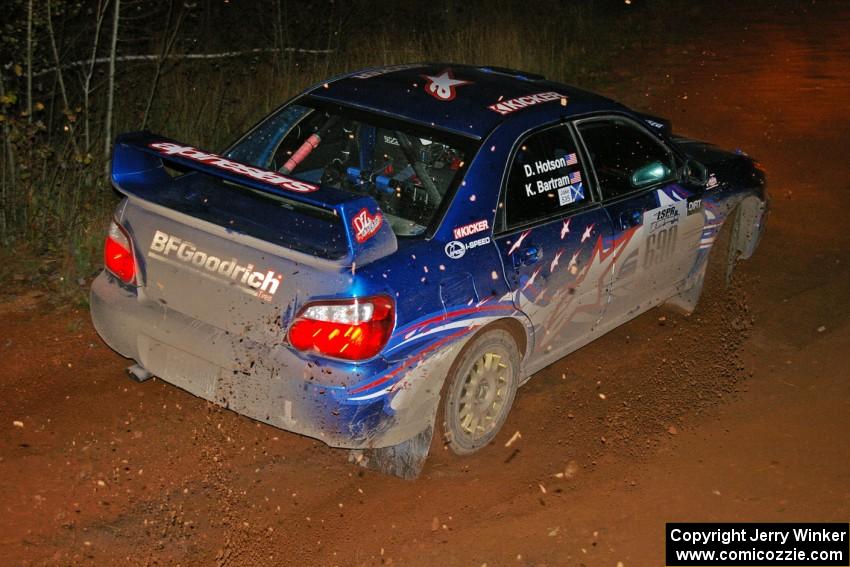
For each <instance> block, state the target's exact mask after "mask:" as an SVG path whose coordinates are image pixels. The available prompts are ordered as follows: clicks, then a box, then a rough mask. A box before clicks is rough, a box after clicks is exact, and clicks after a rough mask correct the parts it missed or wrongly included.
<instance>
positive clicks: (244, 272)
mask: <svg viewBox="0 0 850 567" xmlns="http://www.w3.org/2000/svg"><path fill="white" fill-rule="evenodd" d="M148 257H149V258H152V259H154V260H158V261H160V262H163V263H166V264H171V265H172V266H177V267H181V268H188V269H190V270H192V271H194V272H196V273H198V274H200V275H203V276H206V277H208V278H210V279H213V280H216V281H219V282H223V283H231V282H233V283H236V284H237V285H238V287H239V289H240V290H242V291H244V292H246V293H249V294H251V295H255V296H256V297H259V298H260V299H262V300H263V301H271V299H272V296H273V295H274V294H275V292H276V291H277V288H278V286H279V285H280V282H281V281H282V280H283V276H282V275H281V274H278V273H275V272H274V270H266V272H265V273H263V272H259V271H255V269H254V268H255V266H254V264H247V265H242V264H240V263H239V260H237V259H236V258H230V259H229V260H225V259H223V258H219V257H218V256H213V255H212V254H209V253H207V252H204V251H203V250H199V249H198V248H197V247H196V246H195V245H194V244H192V243H191V242H189V241H187V240H183V239H182V238H178V237H176V236H173V235H170V234H168V233H165V232H162V231H161V230H157V231H156V232H155V233H154V235H153V240H151V245H150V248H149V249H148Z"/></svg>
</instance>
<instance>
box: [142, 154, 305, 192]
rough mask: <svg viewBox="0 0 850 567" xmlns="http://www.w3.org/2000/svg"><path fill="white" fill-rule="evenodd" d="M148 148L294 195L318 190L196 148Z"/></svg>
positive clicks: (278, 174)
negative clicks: (293, 192) (291, 192)
mask: <svg viewBox="0 0 850 567" xmlns="http://www.w3.org/2000/svg"><path fill="white" fill-rule="evenodd" d="M148 147H150V148H152V149H154V150H157V151H158V152H159V153H161V154H162V155H165V156H179V157H184V158H187V159H190V160H193V161H196V162H198V163H203V164H207V165H211V166H213V167H217V168H218V169H221V170H223V171H229V172H230V173H235V174H237V175H241V176H242V177H247V178H249V179H254V180H255V181H262V182H264V183H269V184H271V185H277V186H278V187H280V188H281V189H286V190H287V191H295V192H296V193H311V192H313V191H316V190H318V189H319V186H318V185H313V184H312V183H305V182H304V181H298V180H297V179H292V178H290V177H286V176H284V175H281V174H280V173H277V172H275V171H268V170H266V169H260V168H258V167H253V166H250V165H245V164H244V163H239V162H236V161H231V160H229V159H227V158H223V157H221V156H220V155H216V154H211V153H208V152H204V151H202V150H199V149H198V148H193V147H192V146H181V145H180V144H172V143H171V142H155V143H153V144H148Z"/></svg>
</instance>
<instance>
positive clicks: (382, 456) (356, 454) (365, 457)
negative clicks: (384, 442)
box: [348, 426, 434, 480]
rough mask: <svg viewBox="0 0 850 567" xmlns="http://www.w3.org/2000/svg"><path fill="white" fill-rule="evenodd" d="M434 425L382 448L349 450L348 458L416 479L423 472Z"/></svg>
mask: <svg viewBox="0 0 850 567" xmlns="http://www.w3.org/2000/svg"><path fill="white" fill-rule="evenodd" d="M433 436H434V428H433V426H428V428H427V429H426V430H425V431H422V432H421V433H419V434H418V435H416V436H414V437H412V438H410V439H408V440H407V441H404V442H402V443H399V444H398V445H392V446H390V447H382V448H380V449H355V450H352V451H350V452H349V455H348V460H349V461H350V462H353V463H357V464H358V465H360V466H361V467H363V468H366V469H370V470H373V471H378V472H381V473H384V474H391V475H393V476H397V477H399V478H403V479H405V480H415V479H416V478H418V477H419V473H421V472H422V467H423V466H424V465H425V459H426V458H427V457H428V451H429V450H430V448H431V438H432V437H433Z"/></svg>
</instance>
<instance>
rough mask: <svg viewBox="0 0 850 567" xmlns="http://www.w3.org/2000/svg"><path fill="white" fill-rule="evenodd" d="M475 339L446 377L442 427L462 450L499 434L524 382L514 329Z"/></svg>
mask: <svg viewBox="0 0 850 567" xmlns="http://www.w3.org/2000/svg"><path fill="white" fill-rule="evenodd" d="M473 341H474V342H473V343H472V344H471V345H470V346H469V347H467V348H466V349H464V351H463V353H461V355H460V357H459V358H458V360H457V362H456V363H455V364H454V365H453V367H452V370H451V372H450V373H449V376H448V377H447V378H446V381H447V389H446V391H445V400H444V405H443V412H442V416H443V420H442V421H443V433H444V435H445V438H446V442H447V443H448V445H449V447H451V449H452V451H454V452H455V453H456V454H458V455H468V454H470V453H474V452H475V451H477V450H478V449H480V448H482V447H484V446H485V445H487V444H488V443H489V442H490V441H492V440H493V438H494V437H496V434H497V433H498V432H499V430H500V429H501V428H502V425H503V424H504V423H505V420H506V419H507V417H508V412H509V411H510V409H511V405H512V404H513V401H514V396H515V395H516V390H517V386H518V385H519V364H520V355H519V350H518V349H517V345H516V341H514V338H513V337H512V336H511V334H510V333H509V332H507V331H505V330H504V329H492V330H490V331H486V332H485V333H484V334H482V335H481V336H480V337H477V338H475V339H473Z"/></svg>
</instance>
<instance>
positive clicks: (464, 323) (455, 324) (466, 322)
mask: <svg viewBox="0 0 850 567" xmlns="http://www.w3.org/2000/svg"><path fill="white" fill-rule="evenodd" d="M502 317H504V315H487V316H484V317H473V318H472V319H461V320H460V321H452V322H451V323H446V324H444V325H440V326H439V327H434V328H433V329H430V330H428V331H425V332H424V333H420V334H418V335H415V336H413V337H410V338H407V337H405V338H406V340H404V341H402V342H400V343H398V344H397V345H396V346H394V347H392V348H391V349H390V350H389V351H387V352H392V351H394V350H396V349H398V348H400V347H402V346H404V345H406V344H407V343H409V342H412V341H415V340H418V339H421V338H422V337H427V336H428V335H433V334H434V333H439V332H440V331H447V330H449V329H458V328H460V327H470V326H473V325H478V324H483V322H484V321H489V320H490V319H501V318H502ZM407 336H410V335H409V334H408V335H407Z"/></svg>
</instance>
